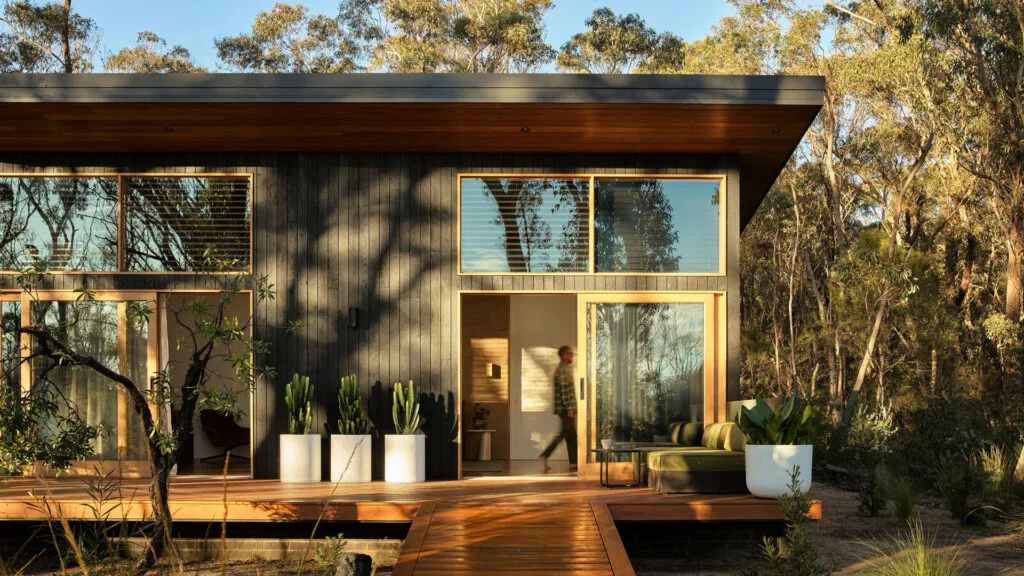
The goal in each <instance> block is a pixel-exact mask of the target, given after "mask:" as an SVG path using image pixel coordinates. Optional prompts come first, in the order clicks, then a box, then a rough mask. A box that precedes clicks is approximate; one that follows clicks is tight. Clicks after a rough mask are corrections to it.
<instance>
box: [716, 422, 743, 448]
mask: <svg viewBox="0 0 1024 576" xmlns="http://www.w3.org/2000/svg"><path fill="white" fill-rule="evenodd" d="M725 424H726V425H725V427H724V428H723V430H722V434H721V436H720V440H721V444H722V448H723V449H725V450H728V451H730V452H744V451H746V449H747V436H746V434H744V433H743V431H742V430H740V427H739V425H737V424H736V423H735V422H726V423H725Z"/></svg>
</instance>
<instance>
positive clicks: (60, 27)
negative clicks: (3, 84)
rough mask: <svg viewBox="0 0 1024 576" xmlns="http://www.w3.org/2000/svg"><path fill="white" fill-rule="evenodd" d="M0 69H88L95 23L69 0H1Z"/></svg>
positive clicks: (96, 42) (96, 30) (93, 49)
mask: <svg viewBox="0 0 1024 576" xmlns="http://www.w3.org/2000/svg"><path fill="white" fill-rule="evenodd" d="M0 24H2V25H3V27H4V28H6V29H4V30H3V31H0V72H64V73H67V74H70V73H73V72H90V71H92V67H93V63H92V60H93V56H94V55H95V54H96V50H97V46H98V45H99V27H97V25H96V22H94V21H93V20H92V19H90V18H86V17H84V16H82V15H81V14H78V13H77V12H75V11H74V10H73V9H72V6H71V0H64V1H63V2H47V3H37V2H35V1H30V0H22V1H19V2H12V1H10V0H5V2H4V4H3V8H2V12H0Z"/></svg>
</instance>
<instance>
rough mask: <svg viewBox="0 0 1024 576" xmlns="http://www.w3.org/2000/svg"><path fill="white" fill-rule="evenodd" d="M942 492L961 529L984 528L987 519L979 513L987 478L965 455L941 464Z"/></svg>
mask: <svg viewBox="0 0 1024 576" xmlns="http://www.w3.org/2000/svg"><path fill="white" fill-rule="evenodd" d="M939 467H940V470H941V472H940V474H939V478H938V487H939V491H940V492H941V493H942V497H943V499H944V500H945V502H946V509H947V510H949V514H950V516H952V518H953V519H954V520H956V521H957V522H959V523H960V524H961V525H962V526H966V525H968V524H983V523H984V522H985V515H984V513H983V512H982V511H981V510H980V509H979V504H980V502H981V496H982V494H983V490H984V488H985V483H984V482H985V478H984V475H983V474H982V473H981V471H980V470H978V468H977V467H976V466H974V462H972V460H971V459H970V458H968V457H966V456H964V455H962V454H961V455H953V456H950V457H947V458H944V459H943V460H942V461H940V463H939Z"/></svg>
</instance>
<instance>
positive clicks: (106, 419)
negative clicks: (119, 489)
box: [32, 301, 119, 459]
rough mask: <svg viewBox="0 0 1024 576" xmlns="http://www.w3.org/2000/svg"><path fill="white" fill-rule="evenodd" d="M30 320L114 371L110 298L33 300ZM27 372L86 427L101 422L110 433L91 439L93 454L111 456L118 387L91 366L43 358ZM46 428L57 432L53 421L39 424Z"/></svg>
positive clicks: (113, 321)
mask: <svg viewBox="0 0 1024 576" xmlns="http://www.w3.org/2000/svg"><path fill="white" fill-rule="evenodd" d="M32 315H33V319H32V320H33V322H34V323H41V324H43V325H45V326H46V327H47V328H49V329H51V330H53V331H54V333H55V334H58V335H59V337H60V338H61V340H62V341H63V342H67V343H68V344H69V346H71V347H72V349H73V350H74V351H75V352H78V353H80V354H87V355H89V356H91V357H93V358H96V359H97V360H99V361H100V362H101V363H102V364H103V365H105V366H106V367H107V368H110V369H111V370H118V368H119V367H118V334H117V332H118V330H117V303H116V302H52V301H42V302H37V303H35V304H33V307H32ZM33 373H34V374H35V375H36V377H37V378H44V379H46V380H47V381H49V382H50V383H52V385H51V386H46V387H40V388H38V389H39V390H44V391H46V393H48V394H59V395H61V396H63V397H64V399H65V400H66V402H58V404H59V405H60V406H65V405H68V406H71V407H73V408H74V410H75V412H76V413H77V414H78V417H79V418H80V419H81V420H82V421H83V422H84V423H86V424H88V425H90V426H95V425H100V424H102V425H104V426H105V427H106V428H107V429H108V430H109V431H110V433H108V434H105V435H103V436H101V437H100V438H98V439H97V440H96V447H95V449H96V455H97V456H98V457H101V458H108V459H117V457H118V453H117V424H118V388H117V385H116V384H114V383H113V382H111V381H109V380H107V379H106V378H103V377H102V376H100V375H99V373H97V372H96V371H94V370H91V369H89V368H85V367H81V366H75V367H62V366H59V365H57V364H56V363H54V362H52V361H50V360H47V359H45V358H39V359H37V360H36V362H35V363H34V364H33ZM44 427H48V430H47V432H48V433H52V434H56V433H58V429H57V427H58V423H57V422H56V421H52V422H48V423H44Z"/></svg>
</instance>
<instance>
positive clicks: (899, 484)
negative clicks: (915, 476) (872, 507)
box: [884, 475, 920, 522]
mask: <svg viewBox="0 0 1024 576" xmlns="http://www.w3.org/2000/svg"><path fill="white" fill-rule="evenodd" d="M884 492H885V495H886V498H887V499H888V500H889V502H892V510H893V513H894V514H895V515H896V518H897V519H898V520H899V521H900V522H909V521H910V520H911V518H912V517H913V516H914V510H915V509H916V508H917V501H918V499H919V497H920V496H919V494H918V492H917V487H916V486H914V483H913V482H911V481H910V478H907V477H906V476H903V475H898V476H890V477H889V479H888V484H887V485H886V487H885V488H884Z"/></svg>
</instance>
